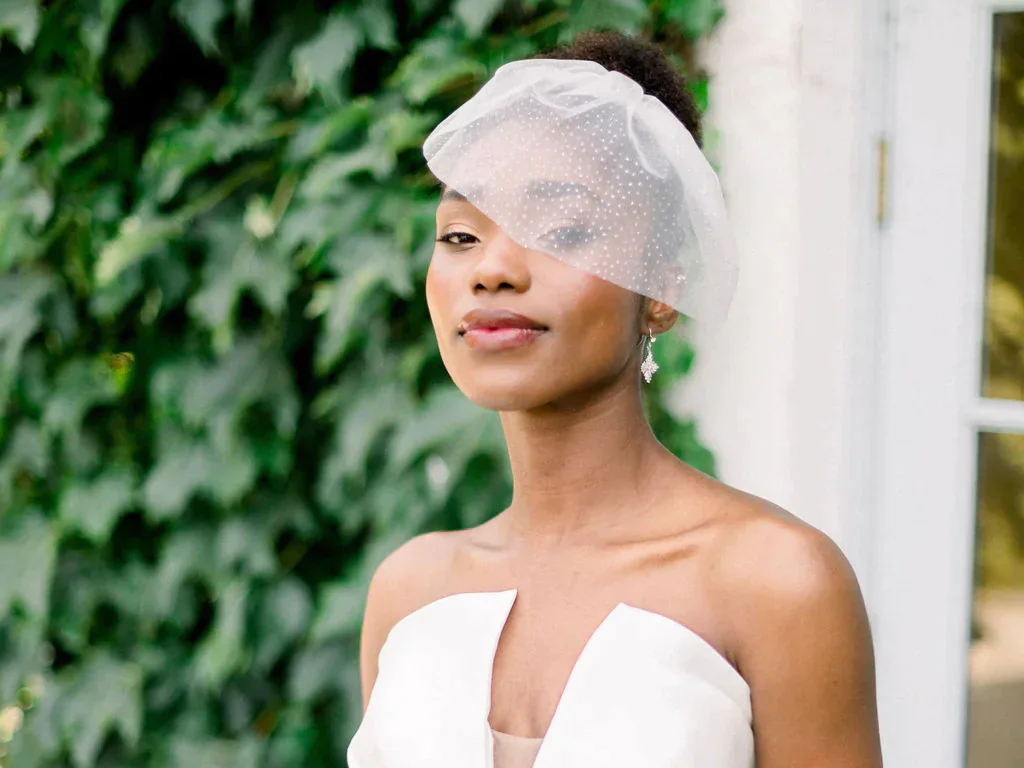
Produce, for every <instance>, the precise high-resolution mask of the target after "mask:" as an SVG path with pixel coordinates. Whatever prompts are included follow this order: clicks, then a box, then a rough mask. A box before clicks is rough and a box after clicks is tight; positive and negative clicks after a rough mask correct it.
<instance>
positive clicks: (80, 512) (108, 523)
mask: <svg viewBox="0 0 1024 768" xmlns="http://www.w3.org/2000/svg"><path fill="white" fill-rule="evenodd" d="M134 498H135V476H134V472H132V470H130V469H128V468H120V469H110V470H107V471H106V472H105V473H104V474H102V475H100V476H99V477H98V478H96V479H95V480H92V481H84V482H82V481H79V482H75V483H72V484H71V485H70V486H69V487H68V488H67V490H65V491H64V493H63V494H61V498H60V519H61V521H62V522H63V523H65V524H66V525H67V526H68V527H69V528H71V529H72V530H77V531H79V532H81V533H82V534H83V535H85V536H86V537H87V538H88V539H90V540H92V541H93V542H96V543H97V544H104V543H106V541H107V539H109V538H110V532H111V530H113V527H114V524H115V523H116V522H117V521H118V519H119V518H120V517H121V515H123V514H124V513H125V512H126V511H127V510H128V509H129V508H130V507H131V505H132V503H133V501H134Z"/></svg>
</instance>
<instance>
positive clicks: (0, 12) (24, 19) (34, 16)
mask: <svg viewBox="0 0 1024 768" xmlns="http://www.w3.org/2000/svg"><path fill="white" fill-rule="evenodd" d="M40 4H41V3H40V0H4V2H2V3H0V36H3V35H9V36H10V37H11V38H12V39H13V40H14V44H15V45H16V46H18V47H19V48H20V49H21V50H22V51H23V52H26V53H27V52H28V50H29V49H30V48H32V46H33V45H34V44H35V42H36V36H37V35H38V34H39V27H40V25H41V23H42V14H41V13H40Z"/></svg>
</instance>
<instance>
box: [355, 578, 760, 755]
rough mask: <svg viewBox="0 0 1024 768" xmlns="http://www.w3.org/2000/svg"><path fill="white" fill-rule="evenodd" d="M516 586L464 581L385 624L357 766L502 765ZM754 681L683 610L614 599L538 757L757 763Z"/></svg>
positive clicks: (576, 670)
mask: <svg viewBox="0 0 1024 768" xmlns="http://www.w3.org/2000/svg"><path fill="white" fill-rule="evenodd" d="M515 598H516V590H515V589H508V590H502V591H496V592H462V593H457V594H453V595H449V596H447V597H442V598H439V599H438V600H435V601H433V602H431V603H428V604H427V605H425V606H423V607H422V608H419V609H417V610H415V611H413V612H412V613H410V614H408V615H407V616H405V617H404V618H402V619H401V620H400V621H399V622H398V623H397V624H395V626H394V627H393V628H392V629H391V631H390V632H389V633H388V636H387V639H386V640H385V642H384V645H383V646H382V647H381V650H380V655H379V657H378V673H377V679H376V682H375V683H374V686H373V690H372V691H371V694H370V699H369V702H368V703H367V707H366V712H365V713H364V715H363V719H362V722H361V723H360V725H359V728H358V730H357V731H356V734H355V736H354V737H353V739H352V741H351V743H350V744H349V747H348V755H347V756H348V764H349V768H414V767H415V768H494V734H493V733H492V731H491V728H490V725H489V722H488V715H489V711H490V702H491V675H492V673H493V666H494V656H495V653H496V651H497V647H498V640H499V638H500V637H501V633H502V630H503V629H504V627H505V623H506V621H507V620H508V616H509V613H510V611H511V610H512V604H513V602H514V601H515ZM753 753H754V746H753V732H752V730H751V705H750V689H749V687H748V686H747V683H746V682H745V681H744V679H743V678H742V677H741V676H740V674H739V673H738V672H737V671H736V670H735V669H734V668H733V667H732V665H731V664H729V662H728V661H726V660H725V658H724V657H722V656H721V655H720V654H719V653H718V651H716V650H715V649H714V648H713V647H712V646H711V645H709V644H708V643H707V642H706V641H705V640H704V639H703V638H701V637H700V636H699V635H697V634H696V633H694V632H693V631H692V630H690V629H688V628H687V627H685V626H683V625H682V624H680V623H679V622H677V621H675V620H674V619H670V618H668V617H667V616H663V615H661V614H659V613H655V612H653V611H649V610H646V609H643V608H638V607H636V606H632V605H629V604H627V603H623V602H620V603H618V604H617V605H616V606H615V607H614V608H613V609H612V610H611V612H609V613H608V615H607V616H606V617H605V618H604V620H603V621H602V622H601V623H600V624H599V625H598V627H597V629H595V630H594V632H593V634H592V635H591V636H590V638H589V639H588V641H587V643H586V645H585V646H584V648H583V651H582V652H581V653H580V656H579V658H578V659H577V660H576V664H575V666H574V667H573V669H572V672H571V673H570V675H569V679H568V681H567V682H566V684H565V688H564V690H563V691H562V695H561V698H560V699H559V701H558V704H557V706H556V708H555V713H554V716H553V717H552V719H551V723H550V725H549V727H548V730H547V733H545V734H544V739H543V741H542V742H541V744H540V748H539V750H538V751H537V754H536V759H535V761H534V764H533V768H613V767H614V768H621V766H624V765H628V766H631V767H635V768H752V766H753V764H754V758H753Z"/></svg>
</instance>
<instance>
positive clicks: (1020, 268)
mask: <svg viewBox="0 0 1024 768" xmlns="http://www.w3.org/2000/svg"><path fill="white" fill-rule="evenodd" d="M994 64H995V65H994V72H993V90H992V102H993V103H992V140H991V141H992V155H991V180H990V184H991V186H990V193H989V194H990V200H991V202H990V210H989V217H990V220H989V255H988V275H987V278H988V279H987V298H986V302H985V304H986V307H985V353H984V362H983V366H982V367H983V371H982V382H983V383H982V395H983V396H985V397H995V398H1004V399H1011V400H1024V209H1022V205H1024V202H1022V201H1024V13H1000V14H996V23H995V58H994ZM1022 765H1024V764H1022Z"/></svg>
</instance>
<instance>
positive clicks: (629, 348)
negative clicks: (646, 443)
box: [426, 190, 646, 411]
mask: <svg viewBox="0 0 1024 768" xmlns="http://www.w3.org/2000/svg"><path fill="white" fill-rule="evenodd" d="M553 224H554V226H553V229H555V230H558V229H561V232H559V233H558V234H560V235H562V236H569V237H571V236H572V234H573V233H572V226H573V224H572V222H553ZM437 237H438V238H439V240H438V242H437V244H436V246H435V248H434V254H433V257H432V258H431V262H430V267H429V269H428V271H427V284H426V291H427V305H428V307H429V309H430V317H431V319H432V321H433V324H434V331H435V332H436V334H437V342H438V346H439V347H440V350H441V358H442V359H443V360H444V364H445V366H446V367H447V369H448V372H449V374H451V377H452V380H453V381H454V382H455V384H456V385H457V386H458V387H459V389H460V390H462V392H463V393H465V394H466V396H467V397H469V398H470V399H471V400H473V401H474V402H475V403H477V404H479V405H481V406H483V407H485V408H490V409H492V410H498V411H518V410H528V409H532V408H537V407H540V406H543V405H546V404H549V403H553V402H555V401H558V400H560V399H562V398H565V397H568V396H571V395H573V394H577V393H580V392H582V391H585V390H588V389H591V388H594V387H598V386H601V385H607V384H609V383H611V382H612V381H614V380H615V379H617V378H619V377H622V376H625V375H630V376H633V377H634V378H635V376H636V372H635V371H634V370H633V369H634V368H635V366H634V365H631V364H630V363H631V361H632V360H633V358H634V356H635V355H636V354H637V353H638V350H639V347H638V343H639V341H640V336H639V334H640V333H641V331H640V322H641V321H640V316H641V312H640V303H639V301H638V297H637V295H636V294H635V293H632V292H630V291H627V290H625V289H623V288H620V287H618V286H616V285H613V284H612V283H609V282H606V281H604V280H602V279H600V278H598V277H594V276H593V275H590V274H589V273H587V272H584V271H582V270H580V269H577V268H576V267H572V266H569V265H567V264H565V263H563V262H561V261H559V260H558V259H556V258H554V257H553V256H549V255H548V254H546V253H543V252H541V251H535V250H528V249H526V248H524V247H522V246H521V245H519V244H518V243H516V242H515V241H513V240H512V239H511V238H510V237H509V236H508V235H507V234H505V232H504V231H502V229H501V228H500V227H499V226H498V225H497V224H495V223H494V222H493V221H491V220H490V219H489V218H487V216H485V215H484V214H483V213H481V212H480V211H479V210H478V209H477V208H476V207H475V206H473V205H472V204H471V203H469V202H467V201H465V200H464V199H460V198H459V196H457V195H455V194H453V193H452V192H451V190H449V191H448V193H447V196H446V199H443V200H442V202H441V203H440V204H439V205H438V208H437ZM509 326H511V327H509ZM644 331H646V329H644Z"/></svg>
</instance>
